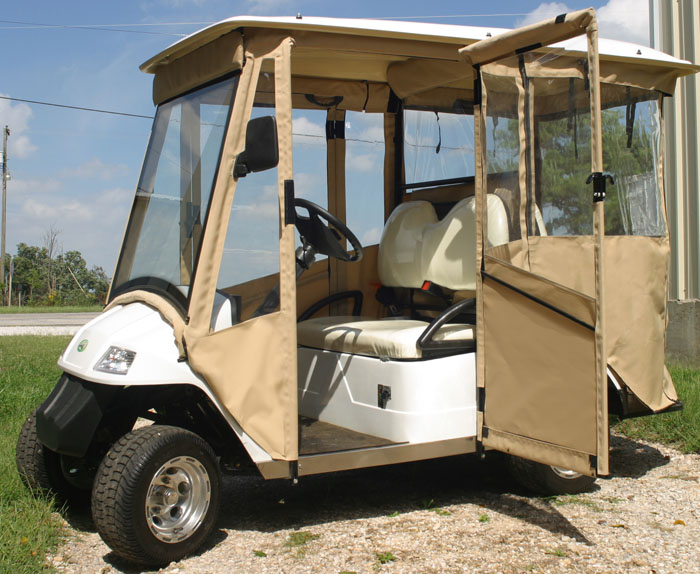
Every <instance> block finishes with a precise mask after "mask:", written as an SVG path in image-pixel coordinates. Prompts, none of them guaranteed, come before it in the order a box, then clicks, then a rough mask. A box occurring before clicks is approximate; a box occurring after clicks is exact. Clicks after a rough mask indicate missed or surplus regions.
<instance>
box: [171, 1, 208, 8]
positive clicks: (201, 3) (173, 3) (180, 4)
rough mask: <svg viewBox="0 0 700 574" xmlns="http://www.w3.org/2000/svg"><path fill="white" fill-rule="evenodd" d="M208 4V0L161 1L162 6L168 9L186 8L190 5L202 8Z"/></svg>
mask: <svg viewBox="0 0 700 574" xmlns="http://www.w3.org/2000/svg"><path fill="white" fill-rule="evenodd" d="M206 3H207V0H161V2H160V4H161V5H163V6H166V7H168V8H184V7H186V6H189V5H193V6H196V7H197V8H201V7H202V6H204V5H205V4H206Z"/></svg>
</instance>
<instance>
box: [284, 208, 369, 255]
mask: <svg viewBox="0 0 700 574" xmlns="http://www.w3.org/2000/svg"><path fill="white" fill-rule="evenodd" d="M294 207H295V208H296V209H298V208H300V207H301V208H302V209H305V210H306V211H308V212H309V216H308V217H305V216H303V215H299V212H298V211H297V212H296V214H295V218H294V223H295V225H296V228H297V230H298V231H299V235H301V237H302V240H303V241H305V242H306V243H308V244H309V245H311V247H313V248H314V249H315V250H316V252H317V253H321V254H323V255H328V256H329V257H335V258H337V259H340V260H341V261H359V260H360V259H362V256H363V255H364V249H363V248H362V245H361V244H360V241H359V240H358V239H357V237H355V234H354V233H353V232H352V231H350V230H349V229H348V226H347V225H345V224H344V223H343V222H342V221H340V219H338V218H337V217H336V216H335V215H333V214H332V213H329V212H328V211H326V210H325V209H323V208H322V207H321V206H320V205H317V204H315V203H313V202H311V201H309V200H307V199H301V198H300V197H297V198H295V199H294ZM322 220H325V223H324V221H322ZM331 226H332V227H331ZM344 239H347V240H348V241H349V242H350V245H351V247H352V251H354V253H353V252H352V251H348V250H347V249H345V247H344V246H343V243H341V241H343V240H344Z"/></svg>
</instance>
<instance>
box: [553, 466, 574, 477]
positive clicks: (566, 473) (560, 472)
mask: <svg viewBox="0 0 700 574" xmlns="http://www.w3.org/2000/svg"><path fill="white" fill-rule="evenodd" d="M551 469H552V470H553V471H554V474H556V475H557V476H559V477H561V478H565V479H566V480H573V479H575V478H578V477H579V476H581V473H580V472H576V471H575V470H567V469H565V468H560V467H558V466H552V467H551Z"/></svg>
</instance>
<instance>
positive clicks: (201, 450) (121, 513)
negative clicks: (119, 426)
mask: <svg viewBox="0 0 700 574" xmlns="http://www.w3.org/2000/svg"><path fill="white" fill-rule="evenodd" d="M171 477H172V479H171ZM178 481H179V482H178ZM188 484H189V486H188ZM173 485H177V486H175V488H174V489H173V488H171V486H173ZM219 497H220V475H219V467H218V464H217V461H216V456H215V454H214V452H213V450H212V449H211V447H210V446H209V445H208V444H207V443H206V442H205V441H204V440H203V439H202V438H200V437H199V436H197V435H196V434H194V433H192V432H190V431H187V430H184V429H181V428H177V427H170V426H163V425H153V426H150V427H142V428H139V429H136V430H134V431H131V432H129V433H127V434H126V435H124V436H123V437H122V438H121V439H119V440H118V441H117V442H116V443H115V444H114V445H112V448H110V450H109V451H108V452H107V454H106V455H105V457H104V459H103V460H102V463H101V464H100V467H99V469H98V471H97V476H96V477H95V483H94V486H93V491H92V517H93V520H94V522H95V526H96V528H97V531H98V532H99V533H100V536H101V537H102V539H103V540H104V541H105V543H106V544H107V545H108V546H109V547H110V548H112V550H113V551H114V552H115V553H116V554H117V555H119V556H121V557H122V558H125V559H127V560H129V561H131V562H136V563H139V564H148V565H154V566H162V565H165V564H168V563H170V562H172V561H173V560H178V559H180V558H182V557H183V556H185V555H187V554H190V553H192V552H193V551H195V550H196V549H197V548H198V547H199V546H200V545H201V544H202V543H203V542H204V540H205V539H206V537H207V536H208V535H209V533H210V532H211V530H212V528H213V527H214V524H215V522H216V515H217V512H218V507H219ZM205 498H206V500H205ZM147 501H148V506H147ZM154 501H156V502H154ZM160 506H163V507H164V508H165V510H164V509H162V508H159V507H160ZM168 508H170V510H167V509H168ZM170 521H172V522H173V524H170ZM178 536H179V537H180V538H179V539H178Z"/></svg>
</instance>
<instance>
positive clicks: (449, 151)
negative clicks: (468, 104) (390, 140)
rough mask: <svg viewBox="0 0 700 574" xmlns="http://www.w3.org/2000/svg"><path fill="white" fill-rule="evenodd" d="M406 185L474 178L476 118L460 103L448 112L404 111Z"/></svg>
mask: <svg viewBox="0 0 700 574" xmlns="http://www.w3.org/2000/svg"><path fill="white" fill-rule="evenodd" d="M403 121H404V152H403V153H404V166H405V173H406V183H407V184H413V183H421V182H435V181H442V180H450V179H457V178H467V177H473V176H474V116H473V115H467V114H466V113H465V112H464V110H463V109H462V106H460V105H459V103H456V104H455V107H454V109H452V110H449V111H444V110H441V111H437V110H412V109H407V110H405V111H404V120H403Z"/></svg>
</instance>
